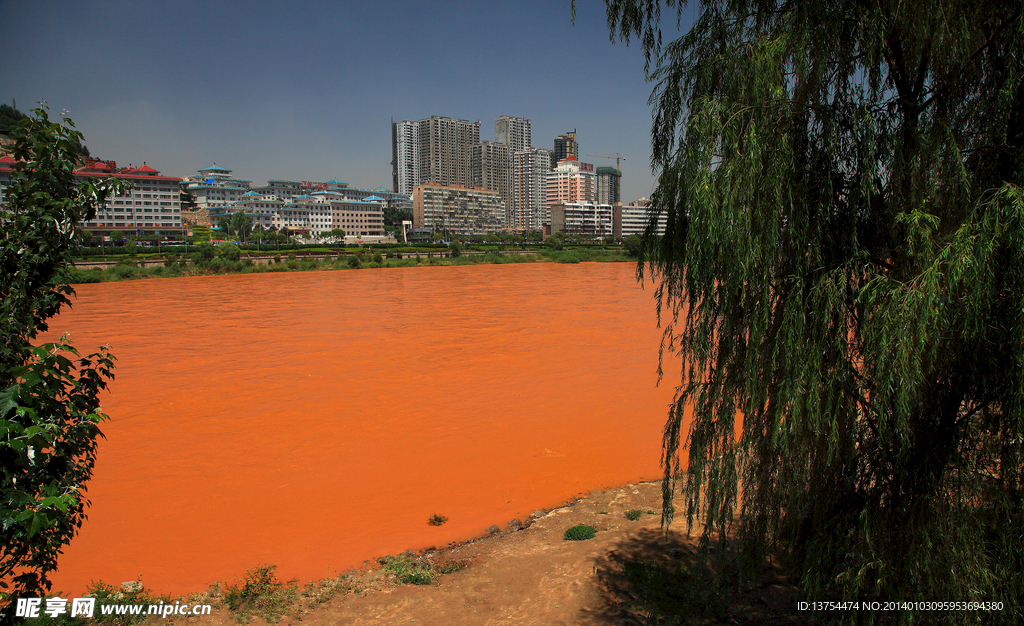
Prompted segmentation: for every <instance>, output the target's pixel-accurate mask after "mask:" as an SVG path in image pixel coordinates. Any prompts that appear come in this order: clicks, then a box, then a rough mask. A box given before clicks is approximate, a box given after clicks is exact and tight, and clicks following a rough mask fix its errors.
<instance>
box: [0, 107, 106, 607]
mask: <svg viewBox="0 0 1024 626" xmlns="http://www.w3.org/2000/svg"><path fill="white" fill-rule="evenodd" d="M32 113H33V115H32V116H30V117H28V118H26V119H23V120H22V121H20V122H19V124H18V127H17V129H16V131H15V136H16V144H15V149H14V153H13V156H14V157H15V158H16V159H17V160H18V161H17V163H16V164H15V166H14V173H13V175H12V177H11V183H10V185H9V186H8V187H7V189H6V192H5V195H4V198H3V206H2V209H0V236H2V240H0V266H2V269H0V325H2V328H3V332H2V337H3V342H2V343H0V528H2V529H3V530H2V537H3V541H2V542H0V610H2V612H3V615H2V618H3V620H4V621H7V622H11V621H12V620H13V619H14V617H13V615H12V613H13V610H12V608H11V606H10V604H9V601H10V599H11V598H12V597H13V596H15V595H20V596H25V595H28V596H32V595H35V596H39V595H41V594H42V593H44V592H45V591H47V590H48V589H49V588H50V581H49V575H50V573H51V572H53V571H54V570H55V569H56V567H57V558H58V556H59V555H60V553H61V550H62V549H63V547H64V546H65V545H67V544H68V542H70V541H71V539H72V538H73V537H74V536H75V534H76V533H77V531H78V529H79V528H81V526H82V522H83V521H84V520H85V517H86V515H85V509H86V506H87V503H88V502H87V500H86V498H85V494H86V484H87V483H88V481H89V478H90V477H91V476H92V470H93V464H94V461H95V458H96V446H97V442H98V439H99V437H101V433H100V430H99V427H98V424H99V422H100V421H101V420H103V419H105V416H104V415H103V414H102V413H100V412H99V394H100V392H101V391H102V390H103V389H105V388H106V385H107V381H108V380H109V379H111V378H112V374H111V372H112V369H113V362H114V357H113V356H111V355H110V354H109V353H108V352H107V349H106V348H101V349H100V351H99V352H97V353H95V354H92V355H89V356H87V357H81V356H80V355H79V353H78V352H77V351H76V350H75V348H74V347H73V346H72V345H71V343H70V342H69V341H68V340H67V338H66V337H64V338H61V339H60V340H59V341H57V342H56V343H47V344H42V345H39V346H33V345H32V341H33V340H34V339H35V337H36V335H37V334H38V333H40V332H43V331H46V330H47V329H48V320H49V319H50V318H52V317H53V316H54V315H56V314H57V312H58V311H59V310H60V308H61V307H63V306H64V305H68V304H70V301H69V296H71V295H73V294H74V290H73V289H72V288H71V287H70V286H69V285H68V284H67V274H68V270H69V268H70V267H71V266H72V260H73V259H72V255H73V251H74V249H75V242H74V239H73V238H74V233H75V232H76V227H77V226H78V224H80V223H82V222H84V221H86V220H88V219H91V218H92V217H93V216H94V215H95V214H96V208H97V207H98V206H101V205H102V204H103V203H104V201H105V199H106V198H107V197H108V196H109V195H110V194H111V193H117V192H120V191H122V190H123V185H122V184H121V183H119V182H117V181H109V180H108V181H103V182H93V181H84V182H80V181H78V180H76V179H75V176H74V167H75V155H76V149H77V148H76V147H77V146H78V145H80V143H81V138H82V135H81V133H79V132H78V131H76V130H75V129H74V124H73V123H72V122H71V120H70V119H68V118H66V117H65V118H64V119H63V120H62V121H60V122H51V121H50V119H49V116H48V112H47V108H46V105H45V103H43V104H41V106H40V108H38V109H35V110H34V111H32ZM4 604H7V606H6V607H5V608H4V607H3V605H4Z"/></svg>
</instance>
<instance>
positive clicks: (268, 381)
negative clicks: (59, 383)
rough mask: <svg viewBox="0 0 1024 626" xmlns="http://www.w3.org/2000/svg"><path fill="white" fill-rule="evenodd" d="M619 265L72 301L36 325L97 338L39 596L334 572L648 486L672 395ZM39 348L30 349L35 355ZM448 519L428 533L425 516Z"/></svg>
mask: <svg viewBox="0 0 1024 626" xmlns="http://www.w3.org/2000/svg"><path fill="white" fill-rule="evenodd" d="M634 270H635V266H634V265H633V264H629V263H584V264H575V265H563V264H554V263H537V264H516V265H472V266H464V267H412V268H390V269H363V270H344V271H331V272H327V271H324V272H293V273H281V274H255V275H235V276H206V277H192V278H169V279H149V280H140V281H132V282H120V283H104V284H89V285H79V286H78V287H76V290H77V297H76V298H75V299H74V305H73V308H72V309H70V310H65V312H64V313H62V314H61V315H60V316H59V317H58V318H57V319H55V320H53V321H52V323H51V330H52V331H55V332H69V333H70V334H71V338H72V340H73V341H74V344H75V346H76V347H77V348H79V350H81V351H82V352H83V353H88V352H91V351H93V350H94V349H95V348H96V347H98V346H99V345H102V344H104V343H109V344H110V345H111V349H112V352H113V354H115V355H116V356H117V359H118V361H117V369H116V372H115V375H116V378H115V380H114V381H113V382H112V383H111V385H110V388H109V392H108V393H106V394H105V398H104V411H105V412H107V413H108V414H109V415H110V417H111V420H110V421H108V422H105V423H104V425H103V427H102V428H103V431H104V434H105V435H106V440H105V441H103V443H102V444H101V446H100V452H99V459H98V461H97V464H96V469H95V474H94V477H93V479H92V481H91V482H90V483H89V485H88V497H89V499H90V500H91V503H92V504H91V506H90V508H89V510H88V515H89V519H88V520H87V521H86V523H85V525H84V526H83V528H82V529H81V532H80V534H79V536H77V537H76V538H75V539H74V540H73V541H72V543H71V545H70V546H68V547H67V549H66V550H65V553H64V555H63V557H62V558H61V559H60V568H59V571H58V572H57V573H56V575H55V576H54V579H53V580H54V587H53V589H54V591H57V590H62V591H64V592H66V593H78V592H81V591H84V590H85V588H86V586H87V585H88V583H89V582H90V581H92V580H103V581H104V582H107V583H113V584H117V583H120V582H122V581H126V580H134V579H136V578H137V577H138V576H139V575H140V574H141V576H142V582H143V584H145V585H146V586H147V587H148V588H150V589H153V590H155V591H157V592H162V593H170V594H178V593H187V592H190V591H200V590H203V589H205V588H206V587H207V586H209V585H210V584H211V583H213V582H214V581H224V582H232V581H236V580H238V579H239V578H240V577H241V576H242V574H244V572H245V570H246V569H248V568H252V567H255V566H257V565H260V564H263V563H269V564H275V565H277V567H278V570H277V573H278V575H279V577H280V578H281V579H282V580H288V579H291V578H297V579H299V580H302V581H305V580H311V579H316V578H323V577H325V576H328V575H336V574H337V573H338V572H340V571H343V570H345V569H347V568H349V567H353V566H355V567H358V566H360V565H361V564H362V563H363V561H365V560H370V559H374V558H375V557H378V556H381V555H385V554H396V553H398V552H400V551H403V550H407V549H414V550H419V549H422V548H425V547H428V546H438V547H441V546H444V545H446V544H448V543H450V542H453V541H459V540H464V539H468V538H471V537H474V536H478V535H481V534H483V533H484V532H485V530H486V529H487V527H489V526H491V525H492V524H497V525H499V526H502V527H503V526H504V525H505V523H506V522H508V521H509V520H511V519H513V518H520V519H521V518H523V517H525V516H526V515H529V514H530V513H531V512H532V511H534V510H536V509H540V508H549V507H553V506H556V505H558V504H559V503H561V502H563V501H565V500H566V499H568V498H571V497H573V496H575V495H577V494H579V493H585V492H588V491H590V490H593V489H602V488H608V487H612V486H615V485H620V484H625V483H628V482H633V481H638V480H641V479H655V478H658V477H659V475H660V469H659V453H660V448H661V430H662V427H663V425H664V422H665V418H666V415H667V408H668V405H669V404H670V402H671V401H672V395H673V392H674V388H675V386H676V384H677V383H678V376H679V374H678V366H677V365H675V364H674V362H673V360H672V359H671V358H669V357H666V362H667V364H668V366H671V367H675V368H676V369H674V370H673V369H671V368H669V369H667V370H666V376H665V380H664V381H663V382H662V384H661V386H660V387H658V386H656V381H657V377H656V373H655V372H656V367H657V361H658V344H659V339H660V331H659V329H658V328H657V325H656V321H655V307H654V301H653V298H652V296H653V289H652V288H651V286H650V285H649V284H648V285H647V288H646V289H641V288H640V286H639V285H638V284H637V283H636V280H635V279H634ZM53 337H54V332H51V333H50V334H49V335H48V336H47V338H48V339H52V338H53ZM435 513H436V514H441V515H445V516H447V517H448V518H449V521H448V522H447V523H446V524H444V525H443V526H440V527H435V526H430V525H428V524H427V519H428V518H429V517H430V516H431V515H433V514H435Z"/></svg>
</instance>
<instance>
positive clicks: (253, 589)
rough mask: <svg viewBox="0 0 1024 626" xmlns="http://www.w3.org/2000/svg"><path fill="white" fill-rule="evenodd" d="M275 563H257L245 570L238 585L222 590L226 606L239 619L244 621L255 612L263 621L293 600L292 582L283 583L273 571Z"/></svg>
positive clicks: (277, 613)
mask: <svg viewBox="0 0 1024 626" xmlns="http://www.w3.org/2000/svg"><path fill="white" fill-rule="evenodd" d="M275 567H276V566H275V565H260V566H259V567H257V568H255V569H251V570H249V571H247V572H246V573H245V577H244V578H243V579H242V582H241V584H240V585H231V586H229V587H228V588H227V591H226V592H225V593H224V600H225V601H226V602H227V604H228V608H230V609H231V610H232V611H235V612H236V615H237V616H238V619H239V621H241V622H243V623H244V622H247V621H249V618H250V617H251V616H252V615H259V616H260V617H262V618H263V619H265V620H266V621H267V622H275V621H277V618H278V617H279V616H280V615H281V614H283V613H287V612H288V607H289V606H291V604H292V603H293V602H294V601H295V593H296V589H295V584H294V583H289V584H288V585H287V586H285V585H284V583H282V582H281V581H280V580H278V579H277V576H276V575H275V574H274V568H275Z"/></svg>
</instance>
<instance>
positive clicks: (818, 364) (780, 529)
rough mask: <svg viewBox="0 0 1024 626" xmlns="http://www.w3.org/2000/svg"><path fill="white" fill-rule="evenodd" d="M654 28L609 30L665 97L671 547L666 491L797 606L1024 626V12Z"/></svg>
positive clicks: (670, 4) (634, 8)
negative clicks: (892, 609)
mask: <svg viewBox="0 0 1024 626" xmlns="http://www.w3.org/2000/svg"><path fill="white" fill-rule="evenodd" d="M660 4H661V3H659V2H658V1H657V0H608V2H607V11H608V24H609V28H610V31H611V35H612V38H613V39H614V38H616V37H618V38H620V39H621V40H623V41H625V42H626V43H627V44H628V43H630V41H631V40H632V41H638V42H639V43H640V45H641V46H642V47H643V51H644V53H645V55H646V57H647V62H648V65H647V68H646V70H645V71H646V72H647V77H648V79H649V80H651V81H652V82H653V83H654V84H655V88H654V91H653V93H652V95H651V104H652V106H653V130H652V148H653V156H652V164H653V167H654V168H655V170H656V172H657V173H658V175H659V178H658V184H657V188H656V190H655V191H654V193H653V194H652V209H651V216H650V217H651V219H650V222H649V226H648V229H647V233H646V236H645V240H644V241H645V243H644V247H643V254H644V257H643V259H642V261H641V263H640V265H639V271H638V277H639V278H640V279H641V280H643V279H644V276H645V272H646V273H647V274H646V275H647V277H648V278H650V279H651V280H653V281H654V283H655V284H656V292H655V293H656V296H657V302H658V311H659V319H660V320H661V323H662V324H663V327H664V340H663V344H662V357H663V358H666V357H668V358H675V357H678V358H680V359H681V360H682V363H683V378H682V382H681V384H680V386H679V388H678V392H677V395H676V399H675V402H674V405H673V407H672V409H671V411H670V413H669V417H668V422H667V425H666V427H665V431H664V442H663V466H664V468H665V479H666V483H665V499H666V502H665V505H666V506H665V508H664V510H665V517H664V519H663V522H664V523H671V521H672V519H673V515H674V513H675V509H674V508H673V506H672V500H673V495H672V494H673V493H674V492H675V487H676V481H680V483H681V484H680V485H679V486H680V488H681V490H682V491H681V494H682V495H681V500H682V501H683V502H684V504H683V505H682V506H681V507H680V508H681V511H680V514H683V513H685V517H686V520H687V523H688V524H690V525H692V524H693V522H694V521H695V520H699V521H701V522H705V523H706V525H705V527H704V528H705V529H704V531H703V532H704V539H705V540H706V541H707V542H711V541H718V540H724V538H725V537H727V536H728V535H729V534H735V535H737V536H738V539H739V540H740V545H741V546H742V547H743V554H744V556H745V559H744V563H746V564H747V565H752V564H756V563H757V562H759V560H760V559H761V558H763V556H764V554H765V552H766V550H768V549H770V548H771V547H772V546H779V547H782V548H785V549H787V550H788V553H789V554H790V555H791V557H792V564H793V565H794V567H795V572H796V573H797V575H798V576H797V580H798V582H799V584H800V585H801V586H802V588H803V589H804V590H805V591H806V592H807V593H808V594H810V595H811V596H812V597H818V598H822V597H835V598H845V599H854V598H861V599H867V598H877V599H887V600H914V599H921V600H937V599H959V600H999V599H1001V600H1004V601H1005V602H1006V606H1005V608H1004V611H1006V610H1014V611H1017V612H1018V613H1019V612H1021V611H1022V608H1021V607H1022V603H1021V600H1024V596H1022V595H1021V589H1022V587H1021V585H1022V583H1021V582H1020V579H1021V571H1020V570H1021V563H1022V561H1024V558H1022V557H1024V547H1022V538H1024V521H1022V520H1024V511H1022V509H1021V501H1022V499H1024V498H1022V496H1024V493H1022V474H1021V472H1022V461H1024V450H1022V430H1024V428H1022V427H1024V419H1022V418H1024V406H1022V401H1024V362H1022V359H1024V345H1022V343H1024V194H1022V191H1021V185H1022V182H1024V173H1022V167H1024V83H1022V73H1024V55H1022V53H1024V19H1022V4H1021V3H1020V2H1006V1H1005V0H980V1H978V2H970V3H965V2H960V1H959V0H920V1H918V2H902V1H900V0H874V1H872V2H863V1H861V2H853V1H842V0H832V1H829V0H825V1H821V0H806V1H805V0H780V1H774V0H747V1H742V0H735V1H733V0H721V1H711V2H700V3H699V5H698V6H697V7H695V8H696V11H694V14H695V16H694V20H695V21H694V24H693V27H692V28H691V29H690V30H689V31H688V32H685V33H683V34H681V35H680V36H679V37H678V38H677V39H675V40H673V41H671V42H668V43H664V42H663V38H662V37H663V36H662V30H661V29H662V28H664V27H665V26H666V25H669V26H670V25H675V26H676V27H677V28H678V26H679V24H680V21H681V19H682V18H687V19H688V18H689V13H688V12H687V10H686V9H685V7H684V4H685V3H680V2H678V1H677V0H667V2H665V5H666V7H667V10H666V14H665V15H662V12H661V9H662V7H661V6H660ZM662 215H664V216H665V217H666V218H667V227H666V230H665V234H664V237H661V238H659V237H656V236H655V233H654V230H653V227H654V225H655V224H656V219H657V218H658V217H659V216H662ZM687 407H692V417H691V413H690V410H691V409H688V408H687ZM914 615H915V614H904V615H902V617H900V619H903V618H913V616H914ZM949 615H951V614H943V616H947V617H948V616H949ZM1005 615H1006V613H1003V616H1005ZM917 616H918V617H919V618H921V617H924V616H928V619H929V620H930V619H934V618H935V616H936V614H917ZM976 616H977V615H976V614H974V613H970V614H958V616H954V617H956V619H960V618H964V619H974V618H975V617H976ZM883 617H886V619H888V618H889V617H894V616H893V615H889V616H883ZM851 619H852V618H851Z"/></svg>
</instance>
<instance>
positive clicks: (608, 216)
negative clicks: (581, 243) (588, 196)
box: [551, 202, 614, 237]
mask: <svg viewBox="0 0 1024 626" xmlns="http://www.w3.org/2000/svg"><path fill="white" fill-rule="evenodd" d="M559 232H562V233H565V234H567V235H587V236H591V237H611V236H613V234H614V223H613V210H612V206H611V205H609V204H594V203H593V202H557V203H555V204H553V205H551V234H555V233H559Z"/></svg>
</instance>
